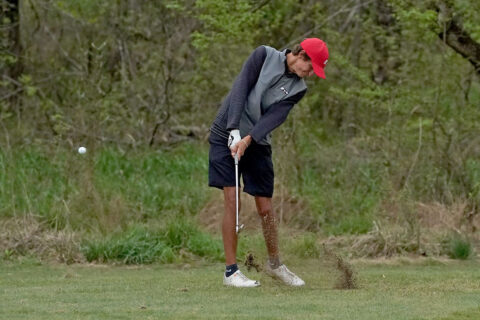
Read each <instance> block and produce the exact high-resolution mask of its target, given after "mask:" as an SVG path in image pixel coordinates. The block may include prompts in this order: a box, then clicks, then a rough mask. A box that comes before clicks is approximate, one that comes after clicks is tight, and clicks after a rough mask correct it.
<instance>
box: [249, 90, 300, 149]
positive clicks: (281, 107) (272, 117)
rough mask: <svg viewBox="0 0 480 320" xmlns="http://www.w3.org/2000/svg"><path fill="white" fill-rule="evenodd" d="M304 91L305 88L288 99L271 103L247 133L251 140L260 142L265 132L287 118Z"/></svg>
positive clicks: (267, 132)
mask: <svg viewBox="0 0 480 320" xmlns="http://www.w3.org/2000/svg"><path fill="white" fill-rule="evenodd" d="M306 92H307V90H303V91H301V92H299V93H297V94H296V95H294V96H291V97H289V98H288V99H285V100H282V101H280V102H277V103H275V104H273V105H271V106H270V108H269V109H268V111H267V112H265V114H263V115H262V116H261V117H260V120H259V121H258V122H257V123H256V124H255V126H254V127H253V129H252V130H251V131H250V133H249V135H250V136H251V137H252V138H253V140H255V142H260V141H261V140H262V139H263V138H265V136H266V135H267V134H269V133H270V132H272V131H273V130H274V129H275V128H277V127H278V126H279V125H281V124H282V123H283V122H284V121H285V120H286V119H287V116H288V114H289V112H290V110H292V108H293V106H294V105H295V104H296V103H297V102H298V101H300V100H301V99H302V98H303V96H304V95H305V93H306Z"/></svg>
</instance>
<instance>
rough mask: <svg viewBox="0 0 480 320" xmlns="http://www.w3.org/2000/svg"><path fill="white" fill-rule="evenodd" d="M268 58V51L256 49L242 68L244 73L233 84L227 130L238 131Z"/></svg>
mask: <svg viewBox="0 0 480 320" xmlns="http://www.w3.org/2000/svg"><path fill="white" fill-rule="evenodd" d="M266 57H267V49H265V47H264V46H260V47H258V48H257V49H255V50H254V51H253V52H252V54H251V55H250V57H248V59H247V61H246V62H245V64H244V65H243V67H242V71H241V72H240V74H239V75H238V77H237V79H236V80H235V82H234V83H233V86H232V90H231V91H230V105H229V108H228V119H227V130H232V129H238V128H239V127H240V119H241V117H242V113H243V111H244V110H245V103H246V101H247V97H248V94H249V93H250V90H252V88H253V87H254V86H255V84H256V83H257V80H258V77H259V75H260V71H261V70H262V67H263V63H264V62H265V58H266Z"/></svg>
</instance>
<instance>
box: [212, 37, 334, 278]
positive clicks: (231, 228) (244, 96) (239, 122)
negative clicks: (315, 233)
mask: <svg viewBox="0 0 480 320" xmlns="http://www.w3.org/2000/svg"><path fill="white" fill-rule="evenodd" d="M327 61H328V48H327V46H326V44H325V43H324V42H323V41H322V40H320V39H317V38H308V39H305V40H303V41H302V42H301V43H300V44H299V45H297V46H295V48H294V49H293V50H288V49H287V50H284V51H278V50H276V49H274V48H271V47H268V46H260V47H258V48H257V49H255V51H253V53H252V54H251V55H250V57H249V58H248V59H247V61H246V62H245V64H244V65H243V68H242V71H241V72H240V74H239V76H238V77H237V79H236V80H235V82H234V84H233V87H232V89H231V91H230V93H229V94H228V95H227V97H226V98H225V100H224V101H223V103H222V106H221V108H220V110H219V112H218V114H217V117H216V119H215V121H214V122H213V124H212V126H211V128H210V131H211V132H210V137H209V142H210V152H209V186H212V187H217V188H220V189H223V193H224V201H225V214H224V217H223V222H222V236H223V246H224V250H225V260H226V261H225V262H226V271H225V274H224V276H223V283H224V284H225V285H227V286H233V287H257V286H259V285H260V283H259V282H258V281H255V280H250V279H248V278H247V277H246V276H245V275H244V274H243V273H242V272H241V271H240V270H239V269H238V266H237V264H236V254H237V234H236V231H235V225H236V223H235V222H236V217H235V216H236V204H235V201H236V199H235V198H236V194H235V163H234V156H235V155H237V157H238V159H239V160H240V162H239V174H240V175H241V176H242V177H243V184H244V188H243V191H244V192H246V193H248V194H250V195H252V196H254V197H255V203H256V206H257V211H258V214H259V215H260V217H261V221H262V229H263V235H264V237H265V243H266V246H267V252H268V261H267V263H266V266H265V270H266V272H267V273H268V274H269V275H271V276H273V277H275V278H277V279H279V280H281V281H283V282H284V283H285V284H287V285H291V286H303V285H304V284H305V282H304V281H303V280H302V279H300V278H299V277H298V276H297V275H295V274H294V273H293V272H291V271H290V270H288V268H287V267H286V266H285V265H284V264H282V263H281V262H280V256H279V251H278V234H277V226H276V223H275V214H274V212H273V211H272V195H273V179H274V173H273V164H272V149H271V146H270V143H271V132H272V131H273V130H274V129H275V128H276V127H278V126H279V125H281V124H282V123H283V122H284V121H285V119H286V118H287V115H288V113H289V112H290V110H291V109H292V108H293V106H294V105H295V104H296V103H297V102H298V101H300V99H302V98H303V96H304V95H305V92H306V91H307V86H306V85H305V82H304V80H303V78H305V77H308V76H312V75H313V74H316V75H317V76H319V77H320V78H323V79H325V72H324V67H325V65H326V64H327Z"/></svg>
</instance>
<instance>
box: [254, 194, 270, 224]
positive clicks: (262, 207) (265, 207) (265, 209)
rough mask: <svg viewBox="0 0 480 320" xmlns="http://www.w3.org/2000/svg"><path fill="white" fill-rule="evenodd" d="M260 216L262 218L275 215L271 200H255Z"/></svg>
mask: <svg viewBox="0 0 480 320" xmlns="http://www.w3.org/2000/svg"><path fill="white" fill-rule="evenodd" d="M255 202H256V205H257V212H258V215H259V216H260V217H262V218H264V219H265V218H266V217H270V216H272V215H273V210H272V201H271V199H269V198H255Z"/></svg>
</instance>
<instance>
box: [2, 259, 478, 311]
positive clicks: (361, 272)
mask: <svg viewBox="0 0 480 320" xmlns="http://www.w3.org/2000/svg"><path fill="white" fill-rule="evenodd" d="M290 265H291V269H292V270H295V271H297V272H298V273H299V274H300V275H302V276H303V277H304V279H305V281H306V283H307V285H306V286H305V287H304V288H289V287H286V286H283V285H280V284H278V283H276V282H275V281H274V280H272V279H270V278H268V276H266V275H263V274H261V273H260V274H257V273H256V272H255V271H252V272H248V273H247V274H248V275H249V276H251V277H252V278H258V279H259V280H260V281H261V282H262V286H261V287H260V288H254V289H234V288H227V287H223V286H222V283H221V280H222V278H221V275H222V270H223V266H222V265H221V264H218V263H217V264H196V265H195V266H189V265H167V266H165V265H150V266H139V267H127V266H89V265H73V266H65V265H35V264H32V263H18V262H2V263H0V319H11V320H13V319H192V318H193V319H200V318H201V319H342V320H346V319H356V320H358V319H402V320H405V319H452V320H453V319H455V320H456V319H480V268H479V267H480V264H479V263H478V262H473V261H467V262H456V261H448V262H434V261H431V260H423V262H418V261H417V262H408V261H405V260H403V261H402V260H397V261H396V262H393V263H392V262H385V263H378V262H358V261H357V262H355V263H354V267H355V269H356V271H357V273H358V280H359V281H358V285H359V287H360V288H359V289H356V290H338V289H333V287H334V284H335V278H336V272H335V270H334V269H331V266H328V265H327V264H323V263H320V262H319V261H318V260H309V261H304V262H300V261H296V262H291V264H290ZM244 269H245V271H246V268H244Z"/></svg>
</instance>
